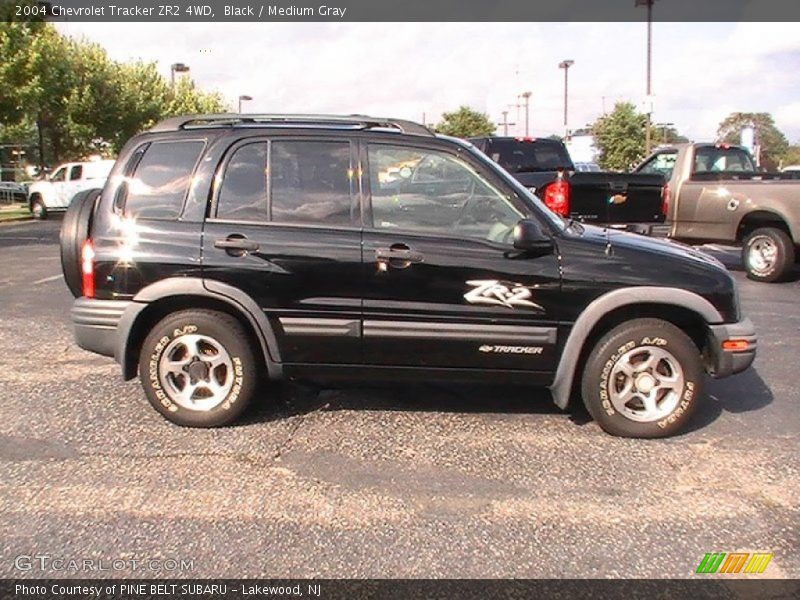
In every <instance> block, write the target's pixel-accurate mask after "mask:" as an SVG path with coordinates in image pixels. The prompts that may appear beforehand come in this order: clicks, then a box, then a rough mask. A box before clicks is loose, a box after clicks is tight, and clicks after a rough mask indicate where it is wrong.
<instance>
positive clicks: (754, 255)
mask: <svg viewBox="0 0 800 600" xmlns="http://www.w3.org/2000/svg"><path fill="white" fill-rule="evenodd" d="M777 259H778V247H777V246H776V245H775V242H773V241H772V240H771V239H770V238H768V237H767V236H764V235H760V236H758V237H756V238H753V239H752V240H750V244H749V246H748V248H747V265H748V266H749V267H750V270H751V271H752V272H753V273H755V274H756V275H766V274H768V273H769V272H770V271H772V270H773V269H774V268H775V264H776V262H777Z"/></svg>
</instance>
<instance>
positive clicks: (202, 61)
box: [58, 23, 800, 140]
mask: <svg viewBox="0 0 800 600" xmlns="http://www.w3.org/2000/svg"><path fill="white" fill-rule="evenodd" d="M58 27H59V28H60V29H61V30H62V31H64V32H66V33H68V34H70V35H86V36H87V37H88V38H90V39H92V40H94V41H97V42H99V43H100V44H102V45H103V46H104V47H105V48H106V49H107V50H108V51H109V53H110V55H111V56H112V57H113V58H116V59H120V60H129V59H136V58H141V59H144V60H155V61H157V62H158V63H159V67H160V68H161V70H162V71H163V72H164V73H165V74H167V73H168V72H169V65H170V63H172V62H184V63H187V64H189V65H190V66H191V69H192V76H193V77H194V78H195V79H196V80H197V81H198V83H199V84H200V85H201V86H203V87H206V88H210V89H217V90H219V91H220V92H222V93H223V94H224V95H225V96H226V97H227V98H228V99H229V100H230V103H231V106H234V105H235V99H236V97H237V96H238V95H239V94H248V95H251V96H253V97H254V100H253V101H252V102H249V103H248V104H247V105H246V109H247V110H249V111H263V112H343V113H348V112H362V113H374V114H381V115H392V116H397V117H406V118H412V119H417V120H419V119H421V118H422V114H423V113H425V114H426V117H427V119H428V121H434V120H436V119H438V118H439V116H440V114H441V112H443V111H445V110H450V109H453V108H456V107H457V106H458V105H459V104H470V105H472V106H474V107H476V108H479V109H481V110H485V111H488V112H489V113H490V115H491V117H492V118H493V119H495V120H496V121H498V122H499V121H500V119H501V113H502V111H503V110H509V111H510V112H509V119H510V120H516V121H518V128H517V132H521V126H522V122H523V115H522V114H520V116H519V119H517V109H516V108H513V107H511V108H509V105H511V104H514V103H516V102H517V95H518V94H520V93H521V92H523V91H531V92H532V94H533V96H532V103H531V123H532V133H533V134H535V135H548V134H550V133H553V132H561V131H563V125H562V116H563V86H564V82H563V71H562V70H560V69H558V66H557V65H558V62H559V61H561V60H562V59H565V58H571V59H573V60H575V65H574V66H573V67H572V68H571V69H570V72H569V84H570V89H569V114H570V125H571V126H572V127H573V128H575V127H580V126H583V125H584V124H586V123H589V122H591V121H593V120H594V119H595V118H597V116H598V115H599V114H600V113H601V112H602V109H603V103H604V100H603V99H604V97H605V106H606V108H607V109H610V108H611V107H612V106H613V103H614V102H615V101H619V100H634V101H636V102H640V101H641V100H643V98H644V93H645V49H646V35H645V32H646V28H645V25H644V23H569V24H562V23H424V24H422V23H338V24H323V23H281V24H276V23H270V24H255V23H241V24H234V23H195V24H190V23H181V24H166V23H158V24H144V23H141V24H133V25H131V24H119V23H103V24H89V23H71V24H60V25H58ZM653 38H654V41H653V91H654V93H655V95H656V99H657V100H656V112H655V113H654V115H653V118H654V120H655V121H657V122H672V123H675V124H676V126H677V127H678V129H679V130H681V131H682V132H684V133H686V134H687V135H689V136H690V137H693V138H695V139H712V138H713V136H714V134H715V132H716V127H717V125H718V123H719V122H720V121H721V120H722V119H723V118H724V117H725V116H727V114H728V113H730V112H732V111H767V112H772V113H773V114H774V115H775V117H776V120H777V122H778V126H779V127H781V128H782V129H783V130H784V131H785V132H786V133H787V135H788V136H789V137H790V139H792V140H797V139H800V110H798V109H799V108H800V107H798V103H797V102H796V98H798V97H800V80H798V78H797V77H795V73H797V72H798V70H799V69H800V40H799V39H798V37H797V34H796V24H793V23H785V24H781V23H778V24H770V23H739V24H713V23H712V24H709V23H655V24H654V25H653Z"/></svg>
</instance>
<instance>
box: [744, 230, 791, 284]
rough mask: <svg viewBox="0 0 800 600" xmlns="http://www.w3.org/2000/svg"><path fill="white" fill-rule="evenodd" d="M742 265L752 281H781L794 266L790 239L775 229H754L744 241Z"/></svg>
mask: <svg viewBox="0 0 800 600" xmlns="http://www.w3.org/2000/svg"><path fill="white" fill-rule="evenodd" d="M742 263H744V268H745V271H747V276H748V277H749V278H750V279H752V280H754V281H765V282H768V283H773V282H776V281H782V280H784V279H786V277H788V275H789V273H790V272H791V270H792V267H793V266H794V243H793V242H792V238H790V237H789V236H788V235H787V234H786V232H785V231H783V230H782V229H777V228H775V227H761V228H759V229H756V230H755V231H754V232H753V233H751V234H750V235H748V236H747V238H746V239H745V241H744V245H743V246H742Z"/></svg>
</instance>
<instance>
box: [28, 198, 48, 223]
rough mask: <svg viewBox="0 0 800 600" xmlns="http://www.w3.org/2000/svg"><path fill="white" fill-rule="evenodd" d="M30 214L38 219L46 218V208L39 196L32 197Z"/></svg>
mask: <svg viewBox="0 0 800 600" xmlns="http://www.w3.org/2000/svg"><path fill="white" fill-rule="evenodd" d="M31 214H32V215H33V218H34V219H37V220H39V221H44V220H45V219H46V218H47V208H46V207H45V205H44V202H42V201H41V199H39V198H34V199H33V201H32V202H31Z"/></svg>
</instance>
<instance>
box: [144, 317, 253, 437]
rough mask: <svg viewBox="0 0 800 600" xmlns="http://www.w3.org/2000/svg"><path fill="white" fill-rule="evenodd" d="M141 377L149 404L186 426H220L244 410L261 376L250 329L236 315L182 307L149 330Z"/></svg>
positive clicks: (168, 417)
mask: <svg viewBox="0 0 800 600" xmlns="http://www.w3.org/2000/svg"><path fill="white" fill-rule="evenodd" d="M139 378H140V379H141V382H142V386H143V387H144V391H145V394H146V395H147V399H148V400H149V401H150V404H152V406H153V407H154V408H155V409H156V410H157V411H158V412H160V413H161V414H162V415H163V416H164V417H166V418H167V419H169V420H170V421H172V422H173V423H177V424H178V425H185V426H188V427H219V426H222V425H227V424H229V423H231V422H232V421H234V420H235V419H236V418H237V417H238V416H239V415H241V414H242V412H243V411H244V409H245V408H246V407H247V405H248V404H249V403H250V401H251V399H252V397H253V395H254V393H255V389H256V384H257V381H258V368H257V365H256V361H255V357H254V353H253V349H252V348H251V346H250V343H249V342H248V336H247V333H246V332H245V331H244V329H243V327H242V325H241V324H240V323H239V321H237V320H236V319H235V318H233V317H232V316H230V315H228V314H226V313H221V312H217V311H211V310H184V311H180V312H177V313H174V314H172V315H169V316H167V317H165V318H164V319H163V320H162V321H161V322H159V323H158V324H157V325H156V326H155V327H154V328H153V329H152V331H151V332H150V333H149V335H148V336H147V338H146V339H145V341H144V344H143V345H142V350H141V353H140V355H139Z"/></svg>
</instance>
